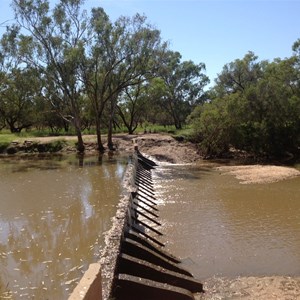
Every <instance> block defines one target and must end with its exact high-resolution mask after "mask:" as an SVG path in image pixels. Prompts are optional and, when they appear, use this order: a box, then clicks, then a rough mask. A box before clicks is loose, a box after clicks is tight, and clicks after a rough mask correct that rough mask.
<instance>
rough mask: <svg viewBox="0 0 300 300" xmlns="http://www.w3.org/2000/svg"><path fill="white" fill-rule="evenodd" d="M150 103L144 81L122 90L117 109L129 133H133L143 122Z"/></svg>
mask: <svg viewBox="0 0 300 300" xmlns="http://www.w3.org/2000/svg"><path fill="white" fill-rule="evenodd" d="M150 103H151V102H150V101H149V97H148V94H147V88H146V86H145V85H143V83H140V84H138V85H136V86H131V87H127V88H126V89H125V90H124V91H123V92H122V94H121V95H120V99H119V102H118V105H117V110H118V114H119V115H120V117H121V119H122V121H123V124H124V125H125V127H126V128H127V130H128V133H129V134H133V133H134V131H135V130H136V128H137V127H138V125H139V124H140V123H141V122H142V119H143V117H144V116H145V114H146V112H147V111H148V108H149V106H150V105H149V104H150Z"/></svg>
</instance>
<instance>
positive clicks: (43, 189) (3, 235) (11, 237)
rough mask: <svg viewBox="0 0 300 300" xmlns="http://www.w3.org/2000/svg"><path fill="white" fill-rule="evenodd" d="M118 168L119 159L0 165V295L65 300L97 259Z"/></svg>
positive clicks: (120, 165)
mask: <svg viewBox="0 0 300 300" xmlns="http://www.w3.org/2000/svg"><path fill="white" fill-rule="evenodd" d="M126 163H127V159H126V158H121V157H120V158H108V157H87V158H85V159H84V160H83V159H82V158H78V157H75V156H68V157H61V156H57V157H54V158H47V157H45V158H44V159H37V158H27V159H24V158H23V159H17V160H6V159H5V160H4V159H2V160H0V207H1V210H0V291H2V292H3V290H4V289H6V290H9V291H11V294H12V298H13V299H67V297H68V294H69V293H70V292H72V290H73V289H74V287H75V286H76V282H78V280H79V279H80V278H81V277H82V274H83V272H84V271H85V270H87V268H88V265H89V264H90V263H93V262H95V261H97V260H98V259H99V253H100V248H101V247H102V246H103V244H104V241H103V233H104V232H105V231H107V230H108V229H109V228H110V226H111V217H112V216H114V214H115V211H116V205H117V203H118V200H119V195H120V190H121V187H120V186H121V185H120V182H121V179H122V176H123V173H124V171H125V167H126ZM0 298H1V297H0Z"/></svg>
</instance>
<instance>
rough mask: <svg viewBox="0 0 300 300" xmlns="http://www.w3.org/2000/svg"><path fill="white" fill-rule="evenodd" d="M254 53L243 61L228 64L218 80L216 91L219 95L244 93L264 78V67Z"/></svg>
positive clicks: (246, 56) (249, 54) (237, 60)
mask: <svg viewBox="0 0 300 300" xmlns="http://www.w3.org/2000/svg"><path fill="white" fill-rule="evenodd" d="M257 59H258V57H257V56H256V55H255V54H254V53H253V52H251V51H250V52H248V53H247V54H246V55H245V56H244V57H243V59H236V60H234V61H233V62H230V63H228V64H226V65H225V66H224V67H223V70H222V72H221V73H220V74H219V75H218V77H217V79H216V85H215V89H216V90H217V92H218V94H219V95H221V96H222V95H224V94H230V93H235V92H237V91H240V92H241V91H244V90H245V89H246V88H247V87H249V86H250V85H252V84H255V83H256V82H257V81H258V80H259V78H261V76H262V65H263V64H264V63H265V62H258V61H257Z"/></svg>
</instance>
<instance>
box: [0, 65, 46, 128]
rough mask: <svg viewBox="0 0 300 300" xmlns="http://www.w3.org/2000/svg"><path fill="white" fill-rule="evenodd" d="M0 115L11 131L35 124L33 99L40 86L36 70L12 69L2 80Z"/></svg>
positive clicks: (37, 94) (36, 96) (36, 95)
mask: <svg viewBox="0 0 300 300" xmlns="http://www.w3.org/2000/svg"><path fill="white" fill-rule="evenodd" d="M2 87H3V89H2V91H1V93H0V115H1V116H2V119H3V120H5V123H6V124H7V125H8V126H9V129H10V131H11V132H21V131H22V129H24V128H29V127H31V126H32V125H34V124H35V121H36V120H35V109H36V107H35V101H36V98H38V97H39V92H40V86H39V82H38V81H37V74H36V70H34V69H27V70H19V69H16V70H12V71H11V73H10V74H9V76H8V77H7V79H6V80H5V81H4V83H3V82H2Z"/></svg>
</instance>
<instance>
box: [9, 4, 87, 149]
mask: <svg viewBox="0 0 300 300" xmlns="http://www.w3.org/2000/svg"><path fill="white" fill-rule="evenodd" d="M83 3H84V1H83V0H60V1H59V2H58V4H56V5H55V7H54V8H53V10H51V9H50V4H49V1H47V0H13V1H12V7H13V9H14V12H15V18H16V20H17V22H18V24H19V25H20V26H21V28H22V31H21V34H20V36H19V44H20V45H21V46H22V50H23V53H22V56H23V58H24V61H25V62H26V63H27V64H31V65H33V66H35V67H36V68H38V70H39V72H40V76H41V77H42V78H45V79H47V82H48V83H50V84H49V85H48V84H45V87H44V94H48V95H49V94H50V95H55V97H56V99H57V100H58V102H62V103H64V105H66V106H67V107H68V113H69V114H68V115H65V114H64V113H63V112H61V111H60V110H59V108H58V107H57V106H56V107H54V108H55V110H56V111H57V112H58V113H60V115H61V117H62V118H64V119H65V120H66V121H68V122H71V123H72V124H73V125H74V128H75V131H76V134H77V138H78V151H80V152H83V151H84V143H83V139H82V133H81V107H80V97H81V93H82V91H83V84H82V81H81V80H80V76H79V72H78V70H79V69H78V68H79V64H80V62H81V61H82V59H83V56H84V47H85V43H86V41H87V39H88V36H89V30H88V24H89V23H88V19H87V14H86V12H85V11H82V9H81V5H82V4H83Z"/></svg>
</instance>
